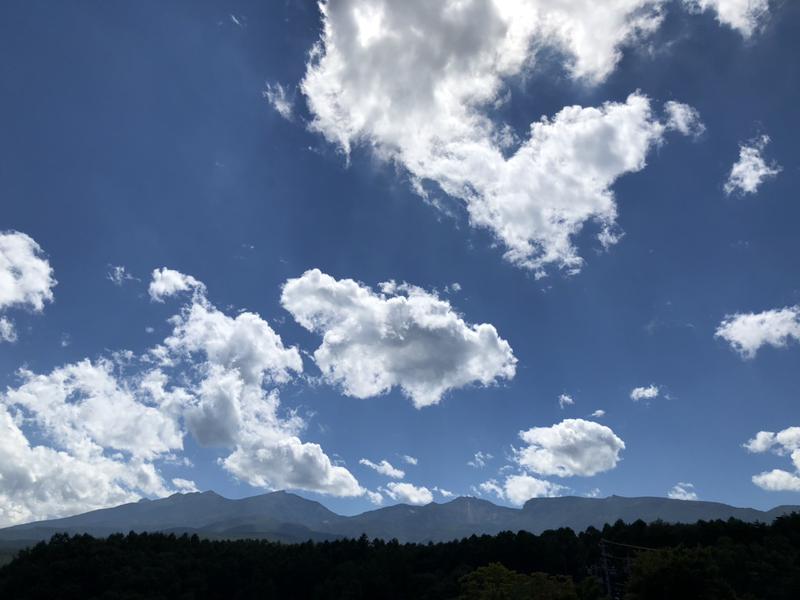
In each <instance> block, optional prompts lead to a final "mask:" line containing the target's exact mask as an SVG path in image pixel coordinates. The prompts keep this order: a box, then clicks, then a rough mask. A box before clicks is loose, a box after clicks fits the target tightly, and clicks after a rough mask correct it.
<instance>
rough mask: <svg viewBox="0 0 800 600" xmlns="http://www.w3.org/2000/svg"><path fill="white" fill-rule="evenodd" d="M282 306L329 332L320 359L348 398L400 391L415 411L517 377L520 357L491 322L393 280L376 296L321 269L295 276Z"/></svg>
mask: <svg viewBox="0 0 800 600" xmlns="http://www.w3.org/2000/svg"><path fill="white" fill-rule="evenodd" d="M281 302H282V304H283V306H284V308H286V310H288V311H289V312H290V313H291V314H292V316H293V317H294V318H295V320H296V321H297V322H298V323H299V324H300V325H302V326H303V327H305V328H306V329H308V330H309V331H313V332H316V333H319V334H321V335H322V345H321V346H320V347H319V348H317V350H316V351H315V352H314V360H315V361H316V363H317V366H319V368H320V370H321V371H322V373H323V375H324V376H325V378H326V379H327V380H328V381H329V382H331V383H335V384H339V385H340V386H341V388H342V390H343V391H344V393H346V394H347V395H350V396H354V397H356V398H368V397H371V396H377V395H380V394H384V393H386V392H388V391H389V390H390V389H391V388H392V387H394V386H398V387H400V389H401V390H402V391H403V393H404V394H406V396H408V397H409V398H411V400H412V401H413V402H414V405H415V406H416V407H418V408H419V407H423V406H429V405H431V404H436V403H438V402H439V401H440V400H441V398H442V395H443V394H445V393H446V392H447V391H448V390H452V389H457V388H461V387H464V386H466V385H470V384H480V385H484V386H488V385H491V384H492V383H494V382H496V381H497V380H498V379H511V378H513V377H514V374H515V371H516V362H517V360H516V358H515V357H514V354H513V353H512V351H511V346H509V344H508V342H506V341H505V340H504V339H502V338H501V337H500V336H499V335H498V333H497V330H496V329H495V328H494V326H492V325H490V324H488V323H482V324H480V325H472V324H469V323H467V322H465V321H464V319H463V318H461V316H459V314H458V313H456V312H455V311H454V310H453V307H452V306H451V305H450V303H449V302H448V301H446V300H442V299H441V298H439V297H438V296H436V295H435V294H433V293H430V292H426V291H425V290H423V289H421V288H418V287H415V286H411V285H407V284H402V285H398V284H395V283H393V282H388V283H384V284H381V292H380V293H376V292H375V291H373V290H372V289H370V288H369V287H367V286H364V285H362V284H360V283H358V282H356V281H353V280H352V279H341V280H336V279H334V278H333V277H331V276H330V275H326V274H325V273H322V272H320V271H319V270H318V269H314V270H310V271H307V272H305V273H304V274H303V275H302V276H301V277H298V278H296V279H289V280H288V281H287V282H286V284H285V285H284V287H283V294H282V296H281Z"/></svg>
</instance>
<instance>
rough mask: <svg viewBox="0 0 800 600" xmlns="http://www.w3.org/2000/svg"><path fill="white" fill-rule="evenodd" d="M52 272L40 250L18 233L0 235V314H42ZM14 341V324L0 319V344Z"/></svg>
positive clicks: (50, 292) (49, 297)
mask: <svg viewBox="0 0 800 600" xmlns="http://www.w3.org/2000/svg"><path fill="white" fill-rule="evenodd" d="M55 285H56V280H55V279H54V278H53V269H52V268H51V267H50V262H49V261H48V260H47V258H46V257H45V256H44V253H43V252H42V249H41V247H40V246H39V244H37V243H36V242H35V241H34V240H33V238H31V237H30V236H29V235H27V234H24V233H21V232H19V231H4V232H0V313H4V312H5V311H6V310H7V309H9V308H27V309H29V310H32V311H34V312H41V311H42V310H44V305H45V303H46V302H52V301H53V287H55ZM16 339H17V333H16V329H15V327H14V323H13V322H12V321H11V320H10V319H8V318H7V317H5V316H2V315H0V342H3V341H5V342H13V341H16Z"/></svg>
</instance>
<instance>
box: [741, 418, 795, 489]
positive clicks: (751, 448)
mask: <svg viewBox="0 0 800 600" xmlns="http://www.w3.org/2000/svg"><path fill="white" fill-rule="evenodd" d="M744 447H745V448H746V449H747V451H748V452H753V453H762V452H768V451H771V452H773V453H775V454H777V455H779V456H789V458H790V459H791V461H792V465H793V466H794V472H789V471H784V470H783V469H773V470H771V471H765V472H763V473H759V474H758V475H754V476H753V483H755V484H756V485H757V486H758V487H760V488H762V489H765V490H768V491H772V492H782V491H789V492H800V427H787V428H786V429H784V430H782V431H779V432H777V433H774V432H772V431H759V432H758V433H757V434H756V435H755V437H753V438H752V439H750V440H748V441H747V442H746V443H745V444H744Z"/></svg>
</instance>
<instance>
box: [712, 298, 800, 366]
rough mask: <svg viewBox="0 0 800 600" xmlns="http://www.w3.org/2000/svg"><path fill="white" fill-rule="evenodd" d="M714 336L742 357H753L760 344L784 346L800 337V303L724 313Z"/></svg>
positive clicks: (776, 346) (775, 346)
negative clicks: (746, 311)
mask: <svg viewBox="0 0 800 600" xmlns="http://www.w3.org/2000/svg"><path fill="white" fill-rule="evenodd" d="M714 335H715V336H716V337H719V338H722V339H723V340H725V341H726V342H728V343H729V344H730V345H731V347H732V348H733V349H734V350H736V351H737V352H738V353H739V354H740V355H741V356H742V358H746V359H752V358H755V356H756V353H757V352H758V350H759V349H760V348H761V347H762V346H772V347H774V348H784V347H785V346H786V345H787V344H788V343H789V342H790V341H791V340H795V341H798V340H800V306H787V307H785V308H778V309H773V310H765V311H763V312H760V313H735V314H731V315H726V316H725V319H724V320H723V321H722V323H720V325H719V327H717V331H716V333H715V334H714Z"/></svg>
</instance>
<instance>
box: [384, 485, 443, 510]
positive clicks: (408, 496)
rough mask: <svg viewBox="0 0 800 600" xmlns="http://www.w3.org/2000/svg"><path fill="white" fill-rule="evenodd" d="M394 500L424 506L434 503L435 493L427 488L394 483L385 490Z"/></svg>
mask: <svg viewBox="0 0 800 600" xmlns="http://www.w3.org/2000/svg"><path fill="white" fill-rule="evenodd" d="M383 491H384V492H385V493H386V494H387V495H388V496H389V497H390V498H391V499H392V500H396V501H398V502H407V503H408V504H414V505H418V506H419V505H423V504H430V503H431V502H433V493H432V492H431V491H430V490H429V489H428V488H426V487H425V486H419V487H418V486H416V485H413V484H411V483H397V482H396V481H393V482H391V483H389V484H387V485H386V488H385V489H384V490H383Z"/></svg>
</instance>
